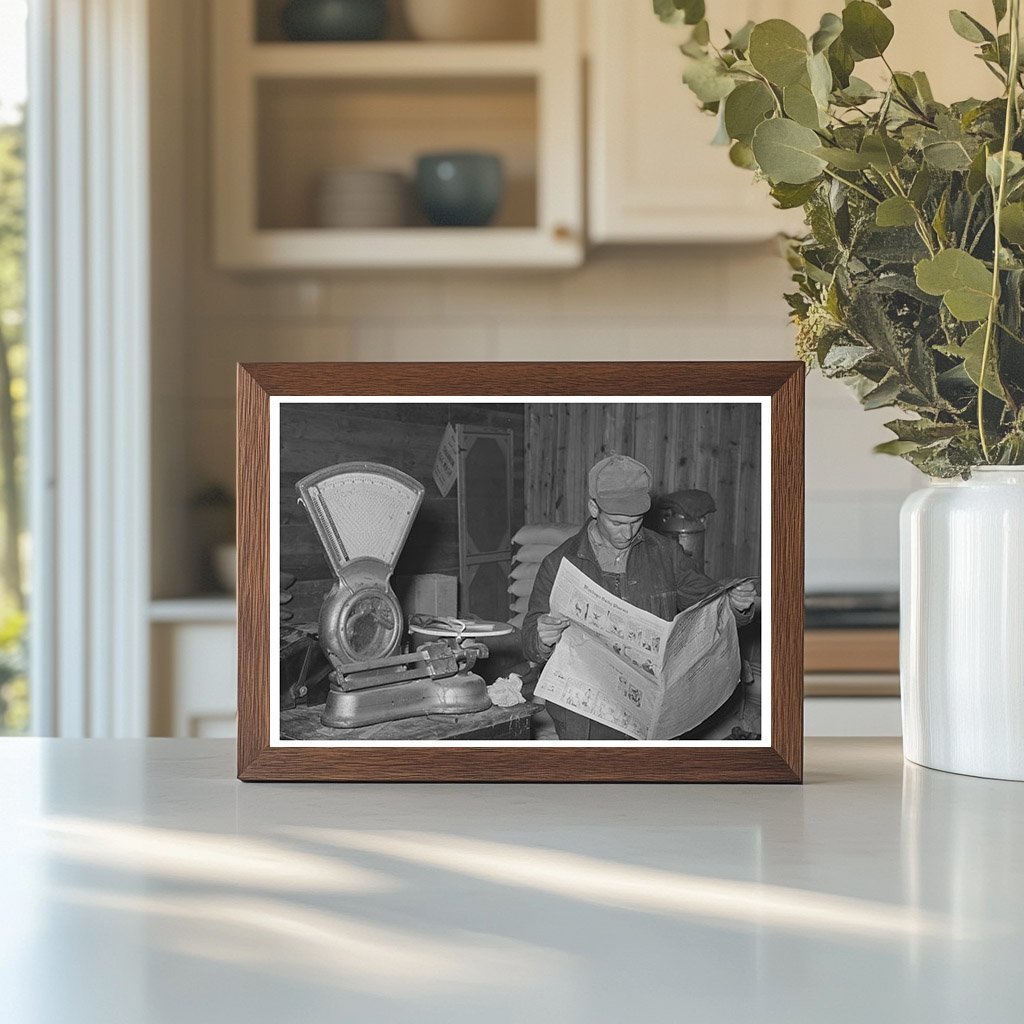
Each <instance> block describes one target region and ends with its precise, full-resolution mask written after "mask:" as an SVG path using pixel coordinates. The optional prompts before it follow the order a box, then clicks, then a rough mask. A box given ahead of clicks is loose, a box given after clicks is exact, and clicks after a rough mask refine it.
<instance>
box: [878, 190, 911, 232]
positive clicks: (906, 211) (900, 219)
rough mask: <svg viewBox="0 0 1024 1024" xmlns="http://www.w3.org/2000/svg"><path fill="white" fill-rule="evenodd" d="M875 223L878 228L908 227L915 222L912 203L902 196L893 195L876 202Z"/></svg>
mask: <svg viewBox="0 0 1024 1024" xmlns="http://www.w3.org/2000/svg"><path fill="white" fill-rule="evenodd" d="M875 223H876V224H877V225H878V226H879V227H880V228H901V227H909V226H910V225H911V224H916V223H917V213H916V211H915V210H914V204H913V203H912V202H910V200H909V199H904V198H903V196H893V197H892V198H891V199H886V200H885V201H884V202H881V203H879V204H878V208H877V209H876V210H875Z"/></svg>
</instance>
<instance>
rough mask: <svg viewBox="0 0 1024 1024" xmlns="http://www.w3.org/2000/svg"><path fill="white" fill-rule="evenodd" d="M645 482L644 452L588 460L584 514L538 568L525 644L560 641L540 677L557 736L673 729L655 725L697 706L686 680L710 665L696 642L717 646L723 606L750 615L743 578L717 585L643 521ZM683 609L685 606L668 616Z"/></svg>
mask: <svg viewBox="0 0 1024 1024" xmlns="http://www.w3.org/2000/svg"><path fill="white" fill-rule="evenodd" d="M650 489H651V474H650V472H649V470H648V469H647V467H646V466H644V465H643V464H642V463H640V462H637V461H636V460H635V459H631V458H628V457H627V456H624V455H612V456H609V457H608V458H605V459H602V460H601V461H600V462H598V463H597V464H596V465H595V466H594V467H593V468H592V469H591V471H590V476H589V503H588V511H589V513H590V519H589V520H588V522H587V523H586V524H585V525H584V527H583V528H582V529H581V530H580V532H579V533H577V534H576V535H575V536H574V537H571V538H570V539H569V540H567V541H566V542H565V543H564V544H562V545H561V546H559V547H558V548H556V549H555V550H554V551H553V552H552V553H551V554H550V555H548V556H547V558H545V559H544V561H543V562H542V563H541V566H540V569H539V570H538V572H537V577H536V580H535V582H534V585H533V592H532V593H531V595H530V608H529V611H528V612H527V615H526V619H525V621H524V623H523V649H524V653H525V655H526V657H527V658H529V659H530V660H531V661H536V662H545V663H546V662H550V661H552V658H553V655H554V654H555V653H556V651H557V650H559V648H560V646H561V645H562V644H563V643H564V644H565V646H564V648H563V649H562V650H561V651H560V653H559V657H558V658H557V659H555V660H554V661H553V662H552V663H551V664H550V665H546V666H545V670H544V673H543V674H542V676H541V683H540V685H539V686H538V689H537V693H538V695H539V696H543V697H545V699H546V700H547V702H548V710H549V712H550V714H551V718H552V720H553V721H554V723H555V729H556V730H557V732H558V737H559V739H563V740H587V739H591V740H614V739H626V738H629V737H633V738H640V739H650V738H671V737H670V736H664V735H655V734H658V733H664V732H665V731H666V730H669V731H671V729H672V728H673V727H674V724H676V723H679V722H685V721H687V720H688V717H692V713H695V712H693V709H694V708H699V707H700V701H699V700H697V701H696V702H694V701H693V700H692V698H693V697H694V694H693V693H692V692H690V693H688V692H687V691H688V689H689V690H690V691H692V690H693V686H694V685H699V683H700V680H701V679H703V678H705V677H706V676H707V674H708V673H709V672H710V673H712V674H713V669H714V666H713V664H710V663H709V660H708V657H706V656H705V654H706V652H707V651H710V650H711V648H712V647H714V648H715V650H716V651H720V650H721V649H722V645H720V644H719V645H718V646H717V647H716V646H715V638H716V637H717V636H719V635H720V634H721V633H722V629H723V626H722V618H723V616H729V617H732V618H734V619H735V621H736V622H738V623H740V624H744V623H746V622H749V621H750V619H751V618H752V617H753V614H754V587H753V584H752V583H751V582H750V581H749V580H744V581H741V582H739V583H738V584H736V585H734V586H732V587H731V589H726V588H723V587H722V586H720V585H719V584H718V583H716V582H715V581H714V580H712V579H711V578H710V577H708V576H705V575H704V574H703V573H701V572H698V571H697V570H696V569H695V568H694V567H693V564H692V562H691V560H690V559H689V558H688V556H687V555H686V553H685V552H684V551H683V550H682V548H681V547H680V546H679V545H678V544H676V543H674V542H673V541H672V540H670V539H669V538H667V537H663V536H662V535H661V534H658V533H655V532H654V531H652V530H648V529H645V528H644V527H643V525H642V523H643V518H644V514H645V513H646V512H647V511H648V510H649V509H650V507H651V496H650ZM563 565H565V566H566V568H565V570H564V571H562V572H561V573H560V569H561V568H562V567H563ZM559 577H561V578H560V579H559ZM556 579H558V582H559V585H558V587H557V588H556ZM686 609H693V610H694V612H693V614H692V615H689V616H683V617H680V618H679V619H678V620H676V621H675V622H673V621H672V620H675V619H676V616H677V614H678V613H679V612H681V611H684V610H686ZM734 632H735V630H734V629H733V633H734ZM734 644H735V638H734V637H733V645H734ZM688 659H689V660H688ZM712 661H713V658H712ZM684 670H687V671H684ZM684 676H689V677H691V678H690V679H689V682H687V680H685V679H684V678H683V677H684ZM735 682H736V680H733V685H735ZM697 696H699V694H698V695H697ZM683 705H685V707H684V706H683ZM716 706H717V705H716ZM714 710H715V708H714V707H712V708H710V709H709V711H708V713H710V712H711V711H714ZM696 724H698V723H697V722H693V723H692V725H696ZM689 727H691V726H689V725H685V726H683V727H682V728H680V729H679V730H678V732H676V733H673V735H678V734H679V733H680V732H683V731H686V729H687V728H689Z"/></svg>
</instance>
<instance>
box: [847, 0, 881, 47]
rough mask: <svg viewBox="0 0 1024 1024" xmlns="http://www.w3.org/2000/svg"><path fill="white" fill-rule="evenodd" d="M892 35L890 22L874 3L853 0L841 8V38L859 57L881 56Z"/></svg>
mask: <svg viewBox="0 0 1024 1024" xmlns="http://www.w3.org/2000/svg"><path fill="white" fill-rule="evenodd" d="M892 36H893V26H892V22H891V21H890V20H889V19H888V18H887V17H886V16H885V15H884V14H883V13H882V12H881V11H880V10H879V9H878V8H877V7H876V6H875V5H874V4H869V3H866V2H865V0H853V2H852V3H849V4H847V5H846V7H845V8H844V9H843V39H844V40H846V42H847V44H848V45H849V46H850V48H851V49H852V50H853V52H854V53H855V54H856V55H857V56H859V57H860V58H861V59H864V60H866V59H868V58H871V57H881V56H882V54H883V53H885V50H886V47H887V46H888V45H889V43H891V42H892Z"/></svg>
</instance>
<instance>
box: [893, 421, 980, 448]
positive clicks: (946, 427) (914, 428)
mask: <svg viewBox="0 0 1024 1024" xmlns="http://www.w3.org/2000/svg"><path fill="white" fill-rule="evenodd" d="M885 427H886V429H887V430H891V431H892V432H893V433H894V434H895V435H896V437H897V438H898V439H899V440H901V441H916V442H917V443H918V444H932V443H934V442H935V441H944V440H947V439H949V438H951V437H956V436H957V434H960V433H962V432H963V429H964V428H963V425H962V424H960V423H936V422H935V421H934V420H928V419H919V420H890V421H889V422H888V423H886V424H885Z"/></svg>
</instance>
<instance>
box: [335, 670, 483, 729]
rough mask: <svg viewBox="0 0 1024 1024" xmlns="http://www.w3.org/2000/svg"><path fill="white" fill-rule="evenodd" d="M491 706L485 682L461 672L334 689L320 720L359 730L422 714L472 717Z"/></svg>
mask: <svg viewBox="0 0 1024 1024" xmlns="http://www.w3.org/2000/svg"><path fill="white" fill-rule="evenodd" d="M490 706H491V700H490V698H489V697H488V696H487V684H486V683H485V682H484V680H483V679H482V678H481V677H480V676H478V675H477V674H476V673H475V672H460V673H458V674H457V675H453V676H448V677H446V678H445V679H410V680H409V681H408V682H407V683H388V684H386V685H384V686H375V687H372V688H370V689H365V690H341V689H338V688H336V687H333V686H332V687H331V691H330V693H328V695H327V703H326V704H325V705H324V713H323V715H322V716H321V718H320V721H321V722H322V723H323V724H324V725H327V726H331V727H332V728H335V729H355V728H358V727H359V726H362V725H377V724H379V723H381V722H394V721H397V720H398V719H400V718H414V717H417V716H420V715H468V714H471V713H472V712H474V711H486V710H487V709H488V708H489V707H490Z"/></svg>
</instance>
